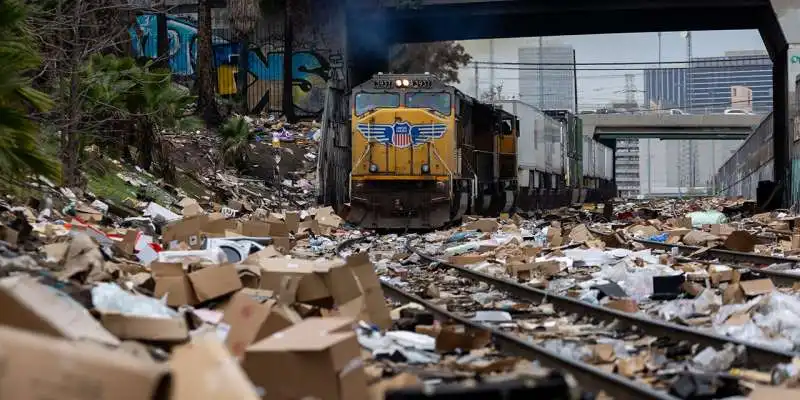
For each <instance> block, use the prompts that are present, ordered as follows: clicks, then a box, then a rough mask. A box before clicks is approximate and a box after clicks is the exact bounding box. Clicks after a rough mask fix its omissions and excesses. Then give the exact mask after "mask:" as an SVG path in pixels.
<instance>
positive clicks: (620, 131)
mask: <svg viewBox="0 0 800 400" xmlns="http://www.w3.org/2000/svg"><path fill="white" fill-rule="evenodd" d="M580 117H581V120H582V121H583V134H584V136H589V135H591V136H593V137H594V138H595V139H596V140H599V141H601V142H611V141H613V140H615V139H625V138H642V139H662V140H680V139H683V140H685V139H697V140H702V139H723V140H724V139H728V140H741V139H745V138H747V136H748V135H750V134H751V133H753V131H754V130H755V128H757V127H758V125H759V124H760V123H761V121H762V120H763V119H764V117H763V116H760V115H664V114H650V115H631V114H584V115H581V116H580ZM607 145H610V143H609V144H607Z"/></svg>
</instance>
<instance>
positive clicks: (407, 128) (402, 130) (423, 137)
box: [356, 121, 447, 148]
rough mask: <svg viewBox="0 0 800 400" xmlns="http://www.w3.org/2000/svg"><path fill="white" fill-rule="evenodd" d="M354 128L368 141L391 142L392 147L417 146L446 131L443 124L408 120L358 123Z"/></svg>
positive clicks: (439, 136) (440, 135) (442, 134)
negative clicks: (411, 122)
mask: <svg viewBox="0 0 800 400" xmlns="http://www.w3.org/2000/svg"><path fill="white" fill-rule="evenodd" d="M356 129H357V130H358V131H359V132H361V135H363V136H364V138H365V139H367V140H369V141H376V142H378V143H381V144H391V145H392V146H394V147H398V148H406V147H411V146H419V145H421V144H423V143H427V142H430V141H431V140H435V139H439V138H441V137H442V136H444V134H445V132H447V125H445V124H421V125H411V124H410V123H408V122H403V121H401V122H395V123H394V124H391V125H389V124H358V125H356Z"/></svg>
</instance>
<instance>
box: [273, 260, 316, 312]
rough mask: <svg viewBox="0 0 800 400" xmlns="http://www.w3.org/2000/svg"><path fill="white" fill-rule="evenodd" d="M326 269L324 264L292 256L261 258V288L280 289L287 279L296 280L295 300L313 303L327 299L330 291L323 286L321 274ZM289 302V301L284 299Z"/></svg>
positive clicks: (278, 290)
mask: <svg viewBox="0 0 800 400" xmlns="http://www.w3.org/2000/svg"><path fill="white" fill-rule="evenodd" d="M327 271H328V268H326V266H325V265H324V264H321V263H315V262H313V261H308V260H301V259H294V258H270V259H265V260H264V259H262V260H261V289H267V290H272V291H274V292H276V293H279V292H281V291H282V288H284V285H286V284H288V283H289V282H287V280H294V281H297V282H296V285H297V290H296V291H294V296H295V299H294V300H296V301H299V302H304V303H313V302H318V301H325V300H329V299H330V297H331V294H330V291H329V290H328V288H327V286H325V279H324V276H323V274H324V273H326V272H327ZM286 303H290V301H286Z"/></svg>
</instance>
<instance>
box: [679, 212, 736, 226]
mask: <svg viewBox="0 0 800 400" xmlns="http://www.w3.org/2000/svg"><path fill="white" fill-rule="evenodd" d="M686 216H687V217H689V218H691V219H692V226H693V227H695V228H700V227H702V226H703V225H714V224H724V223H726V222H728V217H726V216H725V214H723V213H721V212H719V211H713V210H710V211H695V212H693V213H688V214H686Z"/></svg>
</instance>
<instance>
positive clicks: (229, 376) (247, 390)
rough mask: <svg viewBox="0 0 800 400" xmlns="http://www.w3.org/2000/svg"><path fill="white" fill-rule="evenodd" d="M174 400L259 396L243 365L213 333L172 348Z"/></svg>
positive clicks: (234, 399)
mask: <svg viewBox="0 0 800 400" xmlns="http://www.w3.org/2000/svg"><path fill="white" fill-rule="evenodd" d="M169 365H170V367H172V371H173V373H172V377H173V380H172V390H171V391H172V395H171V396H170V399H171V400H258V399H260V398H261V397H260V396H259V395H258V393H257V392H256V389H255V387H253V384H252V383H250V380H249V379H248V378H247V374H245V373H244V370H242V368H241V366H239V364H238V363H237V362H235V361H234V360H233V358H232V357H231V354H230V353H228V351H227V350H226V349H225V347H224V346H223V345H222V343H220V342H219V340H216V338H214V337H200V338H197V339H194V340H192V341H191V343H188V344H186V345H183V346H179V347H177V348H175V349H174V350H173V351H172V356H171V357H170V360H169Z"/></svg>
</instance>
